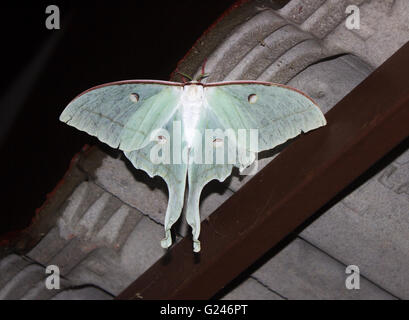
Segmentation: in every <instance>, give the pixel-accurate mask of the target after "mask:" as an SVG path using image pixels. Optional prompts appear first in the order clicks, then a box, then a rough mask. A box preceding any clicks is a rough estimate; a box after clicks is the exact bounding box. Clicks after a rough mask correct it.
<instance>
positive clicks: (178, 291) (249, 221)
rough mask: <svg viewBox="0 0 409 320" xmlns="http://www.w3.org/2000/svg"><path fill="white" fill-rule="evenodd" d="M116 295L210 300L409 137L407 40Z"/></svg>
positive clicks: (408, 62)
mask: <svg viewBox="0 0 409 320" xmlns="http://www.w3.org/2000/svg"><path fill="white" fill-rule="evenodd" d="M326 118H327V120H328V125H327V126H326V127H323V128H320V129H318V130H315V131H313V132H310V133H308V134H305V135H303V136H301V137H300V138H298V139H297V140H296V141H294V142H293V143H292V144H291V145H290V146H289V147H287V148H286V149H285V150H284V151H283V152H282V153H281V154H280V155H279V156H278V157H277V158H276V159H275V160H274V161H272V162H271V163H270V164H269V165H268V166H267V167H265V168H264V169H263V170H262V171H261V172H259V173H258V174H257V175H256V176H255V177H254V178H253V179H251V180H250V181H249V182H248V183H247V184H246V185H244V186H243V187H242V188H241V189H240V190H239V191H238V192H237V193H236V194H234V195H233V196H232V197H231V198H230V199H228V200H227V201H226V202H225V203H224V204H223V205H222V206H220V207H219V208H218V209H217V210H216V211H215V212H214V213H213V214H212V215H211V216H210V218H209V219H208V220H205V221H203V222H202V226H201V228H202V231H201V236H200V240H201V242H202V251H201V253H200V256H194V254H193V253H192V241H191V239H190V238H184V239H183V240H181V241H180V242H179V243H177V244H176V245H175V246H174V247H173V248H172V249H171V250H170V252H169V253H168V254H167V255H166V256H164V257H163V258H161V259H160V260H159V261H157V262H156V263H155V264H154V265H153V266H152V267H151V268H150V269H149V270H147V271H146V272H145V273H144V274H142V275H141V276H140V277H139V278H138V279H137V280H136V281H135V282H133V283H132V284H131V285H130V286H129V287H128V288H127V289H126V290H125V291H124V292H122V293H121V294H120V295H119V296H118V299H208V298H210V297H212V296H213V295H214V294H216V293H217V292H218V291H219V290H220V289H222V288H223V287H224V286H225V285H226V284H228V283H229V282H230V281H232V280H233V279H234V278H235V277H237V276H238V275H239V274H240V273H241V272H243V270H245V269H246V268H248V267H249V266H250V265H251V264H252V263H254V262H255V261H256V260H257V259H258V258H260V257H261V256H262V255H263V254H264V253H266V252H267V251H268V250H269V249H270V248H272V247H273V246H275V245H276V244H277V243H278V242H279V241H280V240H282V239H283V238H284V237H286V236H287V235H288V234H289V233H291V232H292V231H293V230H294V229H296V228H297V227H298V226H299V225H300V224H302V223H303V222H304V221H305V220H306V219H307V218H309V217H310V216H311V215H313V214H314V213H315V212H316V211H317V210H318V209H319V208H321V207H322V206H323V205H325V204H326V203H327V202H328V201H330V200H331V199H332V198H333V197H334V196H335V195H336V194H338V193H339V192H340V191H342V190H343V189H344V188H345V187H347V186H348V184H350V183H351V182H352V181H353V180H354V179H356V178H357V177H358V176H359V175H361V174H362V173H363V172H364V171H366V170H367V169H368V168H369V167H370V166H371V165H373V164H374V163H375V162H376V161H377V160H379V159H380V158H381V157H382V156H384V155H385V154H386V153H387V152H389V151H390V150H391V149H392V148H393V147H394V146H396V145H397V144H398V143H399V142H401V141H402V140H403V139H405V138H406V137H408V136H409V43H408V44H406V45H405V46H404V47H403V48H401V49H400V50H399V51H398V52H397V53H395V54H394V55H393V56H392V57H391V58H390V59H389V60H387V61H386V62H385V63H384V64H383V65H381V66H380V67H379V68H378V69H377V70H375V71H374V72H373V73H372V74H371V75H370V76H369V77H368V78H367V79H366V80H365V81H363V82H362V83H361V84H360V85H359V86H358V87H356V88H355V89H354V90H353V91H352V92H351V93H350V94H349V95H347V96H346V97H345V98H344V99H343V100H342V101H341V102H339V103H338V104H337V105H336V106H335V107H334V108H332V109H331V111H329V112H328V113H327V115H326Z"/></svg>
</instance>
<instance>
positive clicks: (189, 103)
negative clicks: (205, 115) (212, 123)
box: [181, 84, 203, 146]
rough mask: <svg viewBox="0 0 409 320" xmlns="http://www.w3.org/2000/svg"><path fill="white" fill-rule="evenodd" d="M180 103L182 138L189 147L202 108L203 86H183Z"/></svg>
mask: <svg viewBox="0 0 409 320" xmlns="http://www.w3.org/2000/svg"><path fill="white" fill-rule="evenodd" d="M181 102H182V121H183V128H184V136H185V140H186V141H187V144H188V145H189V146H191V145H192V141H193V136H194V133H195V129H196V126H197V123H198V121H199V118H200V113H201V110H202V106H203V86H201V85H194V84H191V85H186V86H184V87H183V93H182V98H181Z"/></svg>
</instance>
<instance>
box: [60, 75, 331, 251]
mask: <svg viewBox="0 0 409 320" xmlns="http://www.w3.org/2000/svg"><path fill="white" fill-rule="evenodd" d="M60 120H61V121H63V122H66V123H67V124H69V125H72V126H74V127H76V128H77V129H79V130H82V131H86V132H87V133H89V134H90V135H93V136H96V137H97V138H98V139H99V140H100V141H102V142H104V143H106V144H108V145H109V146H111V147H113V148H119V149H120V150H122V151H123V152H124V154H125V156H126V157H127V158H128V159H129V160H130V161H131V163H132V164H133V165H134V167H135V168H137V169H142V170H144V171H145V172H146V173H147V174H148V175H149V176H151V177H153V176H156V175H159V176H161V177H162V178H163V179H164V180H165V182H166V184H167V186H168V194H169V200H168V207H167V210H166V214H165V221H164V228H165V238H164V239H163V240H162V241H161V245H162V247H163V248H168V247H169V246H171V244H172V237H171V232H170V230H171V227H172V225H173V224H174V223H175V222H176V221H177V220H178V219H179V217H180V214H181V211H182V208H183V207H184V198H185V197H184V195H185V189H187V201H186V220H187V223H188V224H189V225H190V226H191V228H192V235H193V251H194V252H199V251H200V242H199V233H200V215H199V200H200V194H201V191H202V189H203V188H204V186H205V185H206V184H207V183H208V182H209V181H211V180H213V179H217V180H220V181H223V180H225V179H226V178H227V177H228V176H229V175H230V174H231V172H232V168H233V166H235V167H238V168H239V169H240V170H243V169H245V168H246V167H248V166H249V165H250V164H252V163H253V162H254V161H255V158H256V157H255V155H256V154H257V153H258V152H260V151H263V150H268V149H272V148H274V147H275V146H277V145H279V144H282V143H284V142H285V141H287V140H288V139H290V138H293V137H295V136H297V135H299V134H300V133H301V132H307V131H310V130H312V129H315V128H318V127H320V126H323V125H325V124H326V120H325V117H324V115H323V114H322V112H321V111H320V109H319V108H318V106H317V105H316V104H315V103H314V101H313V100H312V99H310V98H309V97H308V96H306V95H305V94H303V93H302V92H300V91H298V90H296V89H293V88H290V87H287V86H284V85H280V84H275V83H271V82H261V81H228V82H217V83H202V82H201V81H200V79H199V80H195V81H189V82H185V83H178V82H168V81H156V80H129V81H118V82H111V83H107V84H103V85H99V86H96V87H93V88H91V89H89V90H87V91H85V92H83V93H81V94H80V95H79V96H77V97H76V98H75V99H74V100H73V101H71V102H70V103H69V104H68V106H67V107H66V108H65V110H64V111H63V112H62V114H61V116H60ZM250 131H251V132H250ZM209 132H210V133H209ZM240 132H241V135H240ZM254 132H256V138H255V139H253V140H252V139H251V137H252V133H254ZM253 137H254V134H253ZM203 158H205V161H203ZM220 159H221V160H220Z"/></svg>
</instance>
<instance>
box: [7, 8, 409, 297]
mask: <svg viewBox="0 0 409 320" xmlns="http://www.w3.org/2000/svg"><path fill="white" fill-rule="evenodd" d="M351 3H354V4H360V9H361V26H362V28H361V29H360V30H353V31H351V30H347V29H346V28H345V26H344V23H343V21H344V20H345V7H346V5H348V4H351ZM361 3H362V4H361ZM300 8H301V9H300ZM247 12H251V14H248V15H247V16H245V17H241V19H242V20H241V21H242V22H241V23H240V24H239V25H238V26H237V27H236V28H234V29H233V30H232V31H231V32H229V33H228V34H226V35H225V37H224V41H223V42H222V43H220V44H219V46H218V47H217V48H216V49H215V50H214V51H213V53H212V54H211V55H209V57H208V62H207V65H206V72H210V73H211V76H210V77H209V78H208V81H219V80H224V79H260V80H269V81H274V82H282V83H288V84H289V85H291V86H294V87H296V88H298V89H300V90H302V91H305V92H306V93H307V94H309V95H310V96H311V97H312V98H313V99H314V100H316V101H317V102H318V104H319V105H320V106H321V107H322V109H323V111H324V112H326V111H328V110H329V109H330V108H331V107H332V106H334V105H335V104H336V103H337V102H338V101H339V100H340V99H342V98H343V97H344V96H345V95H346V94H348V93H349V92H350V91H351V90H352V89H353V88H354V87H355V86H356V85H358V84H359V82H361V81H362V80H363V79H365V77H366V76H367V75H368V74H369V73H370V72H371V71H372V70H373V69H374V68H376V67H377V66H379V65H380V64H381V63H382V62H383V61H385V60H386V59H387V58H388V57H389V56H390V55H391V54H392V53H393V52H395V51H396V50H397V49H398V48H399V47H400V46H402V45H403V44H404V43H405V42H406V41H408V40H409V18H408V17H409V3H408V2H407V1H404V0H400V1H399V0H396V1H378V0H373V1H365V2H363V1H360V0H355V1H352V0H351V1H347V0H343V1H332V0H331V1H330V0H327V1H324V0H322V1H321V0H308V1H298V0H293V1H290V3H289V4H287V5H286V6H285V7H284V8H282V9H281V10H278V11H274V10H271V9H270V7H269V5H268V1H265V4H263V1H258V2H257V6H254V8H253V9H252V10H248V11H247ZM396 28H399V29H400V30H401V32H394V31H395V30H396ZM338 54H346V55H343V56H339V57H335V55H338ZM324 58H326V60H322V59H324ZM196 64H197V65H200V64H201V61H198V62H197V63H196ZM198 72H200V71H198ZM352 116H353V115H351V117H352ZM73 134H75V133H73ZM272 154H273V153H267V154H264V155H263V156H262V157H263V158H262V159H261V160H260V161H259V168H262V167H263V166H265V165H266V164H267V163H268V162H270V161H271V160H272V158H273V156H272ZM408 154H409V152H408V151H406V152H405V153H404V154H403V155H402V156H401V157H400V158H398V159H396V160H394V161H393V163H391V164H390V165H389V166H387V167H386V168H385V169H384V170H382V171H381V172H380V173H379V174H377V176H376V177H374V178H372V179H371V180H369V181H368V182H367V183H365V184H364V185H362V186H361V187H360V188H358V189H357V190H356V191H355V192H353V193H351V194H350V195H349V196H348V197H346V198H345V199H343V200H342V201H341V202H340V203H338V204H337V205H335V206H334V207H332V208H331V209H330V210H329V211H328V212H326V213H325V214H324V215H323V216H322V217H320V218H319V219H318V220H316V221H315V222H314V223H313V224H312V225H310V226H309V227H308V228H306V229H305V230H304V231H303V232H302V234H301V236H300V237H298V238H296V240H295V241H294V242H292V243H291V244H290V245H288V246H287V247H286V248H284V249H283V250H282V251H281V252H279V253H278V254H277V255H276V256H274V257H272V258H271V259H270V260H269V261H267V262H266V263H265V264H264V265H263V266H262V267H261V268H260V269H258V270H257V271H256V272H255V273H254V274H252V275H251V276H250V277H248V279H247V280H245V281H243V282H242V283H240V284H239V285H238V286H237V287H236V288H235V289H233V290H232V291H230V292H229V293H227V294H226V295H225V296H224V299H302V298H306V299H335V298H337V299H368V298H370V299H394V298H396V297H399V298H408V297H409V291H408V288H409V275H408V273H407V272H406V269H407V268H408V266H409V260H408V259H409V256H408V252H409V241H408V239H409V228H408V227H409V217H408V215H407V212H409V191H408V190H409V188H408V185H409V180H408V177H409V161H408V159H409V156H408ZM77 166H78V167H79V168H80V169H81V170H82V171H83V172H85V173H86V175H87V176H88V177H89V180H88V181H83V182H82V183H81V184H79V186H78V187H77V188H76V189H75V190H74V191H73V193H72V195H71V196H70V197H69V198H68V199H66V201H65V202H64V203H63V204H62V205H61V206H60V209H59V210H57V211H56V212H55V215H58V219H57V223H56V225H55V226H54V227H53V228H51V229H50V230H49V231H48V232H47V234H45V235H44V237H43V238H42V239H41V241H39V242H38V243H37V244H36V246H34V248H32V249H31V250H30V252H28V253H27V255H26V257H24V256H18V255H16V254H11V255H9V256H6V257H5V258H3V259H2V260H1V261H0V297H1V298H3V299H110V298H112V297H113V296H114V295H116V294H118V293H119V292H120V291H121V290H123V289H124V288H125V287H126V286H127V285H128V284H129V283H130V282H131V281H133V280H134V279H135V278H136V277H138V276H139V275H140V274H142V273H143V272H144V271H145V270H146V269H147V268H149V267H150V266H151V265H152V264H153V263H154V262H155V261H156V260H157V259H158V258H159V257H161V256H162V255H163V254H164V250H163V249H162V248H161V247H160V245H159V241H160V239H161V238H162V236H163V226H162V223H163V219H164V212H165V210H166V205H167V191H166V185H165V184H164V183H163V181H161V180H160V179H157V178H154V179H150V178H149V177H148V176H147V175H146V174H145V173H143V172H141V171H136V170H133V169H132V168H131V166H130V164H129V163H128V162H127V161H126V160H123V159H122V158H115V157H112V156H109V155H107V154H105V153H103V152H101V151H98V150H94V151H93V152H91V153H90V154H88V155H85V156H83V159H82V160H81V161H80V162H79V163H78V164H77ZM250 178H251V176H247V177H239V176H237V175H233V176H232V177H231V178H228V179H227V181H225V182H224V183H218V182H213V183H211V184H209V185H208V186H207V187H206V188H205V190H204V195H203V197H202V203H201V214H202V219H205V218H206V217H207V216H208V215H209V214H210V213H211V212H212V211H213V210H214V209H215V208H217V207H218V206H219V205H220V204H221V203H223V202H224V201H225V200H226V199H227V198H228V197H230V196H231V195H232V194H233V193H234V192H235V191H237V190H238V189H239V188H240V187H241V186H242V185H243V184H244V183H245V182H246V181H248V180H249V179H250ZM177 231H178V234H179V236H183V235H184V234H186V225H185V224H184V223H181V225H179V227H178V228H177ZM203 245H206V244H203ZM50 264H56V265H58V266H59V267H60V270H61V274H62V276H63V278H62V280H61V289H60V290H48V289H46V288H45V285H44V280H45V278H46V276H47V275H46V274H45V266H47V265H50ZM349 264H355V265H358V266H359V267H361V274H362V276H363V277H362V278H361V290H355V291H349V290H346V289H345V285H344V281H345V277H346V275H345V267H346V265H349Z"/></svg>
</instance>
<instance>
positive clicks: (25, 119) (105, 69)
mask: <svg viewBox="0 0 409 320" xmlns="http://www.w3.org/2000/svg"><path fill="white" fill-rule="evenodd" d="M234 2H235V1H234V0H229V1H225V0H218V1H217V0H206V1H197V0H196V1H194V0H178V1H140V0H134V1H120V0H117V1H111V2H108V1H104V2H102V1H98V2H97V1H54V0H53V1H49V2H47V1H35V2H34V1H31V2H28V1H27V3H25V2H23V3H21V2H18V3H17V2H12V3H9V4H4V3H2V4H1V5H0V10H1V13H0V15H1V16H0V26H1V29H0V30H1V31H0V32H1V53H2V58H1V59H0V61H1V74H2V77H1V78H0V89H1V91H0V150H1V151H0V152H1V157H0V172H1V173H0V183H1V192H0V201H1V212H0V237H1V235H3V236H4V234H5V233H6V232H9V231H15V230H19V229H22V228H25V227H26V226H28V225H29V223H30V221H31V219H32V217H33V215H34V213H35V209H36V208H38V207H40V206H41V205H42V204H43V202H44V201H45V199H46V198H45V197H46V194H47V193H49V192H50V191H52V190H53V189H54V187H55V186H56V184H57V183H58V181H59V180H60V179H61V178H62V177H63V175H64V173H65V172H66V170H67V169H68V166H69V163H70V160H71V159H72V157H73V156H74V155H75V154H76V153H77V152H78V151H80V149H81V148H82V146H83V145H84V144H97V143H98V141H97V140H96V139H95V138H92V137H90V136H88V135H87V134H86V133H83V132H80V131H78V130H75V129H74V128H72V127H69V126H67V125H65V124H63V123H62V122H60V121H59V120H58V117H59V115H60V113H61V112H62V110H63V109H64V107H65V106H66V105H67V104H68V103H69V102H70V101H71V100H72V99H73V98H74V97H75V96H76V95H77V94H79V93H80V92H82V91H84V90H86V89H88V88H90V87H92V86H94V85H97V84H101V83H105V82H110V81H117V80H125V79H161V80H168V79H169V76H170V73H171V72H172V71H173V70H174V69H175V67H176V64H177V62H178V61H179V60H180V59H181V58H182V57H183V56H184V55H185V54H186V53H187V51H188V50H189V49H190V48H191V47H192V45H193V44H194V42H195V41H196V40H197V39H198V38H199V37H200V35H201V34H202V33H203V32H204V31H205V30H206V29H207V28H208V27H209V26H210V25H211V24H212V23H213V22H214V21H215V20H216V19H217V18H218V17H219V16H220V15H221V14H222V13H223V12H224V11H225V10H226V9H228V8H229V7H230V6H231V5H232V4H233V3H234ZM52 4H54V5H58V7H59V9H60V13H61V29H60V30H48V29H46V27H45V20H46V18H47V16H48V15H47V14H46V13H45V9H46V7H47V6H48V5H52Z"/></svg>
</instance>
